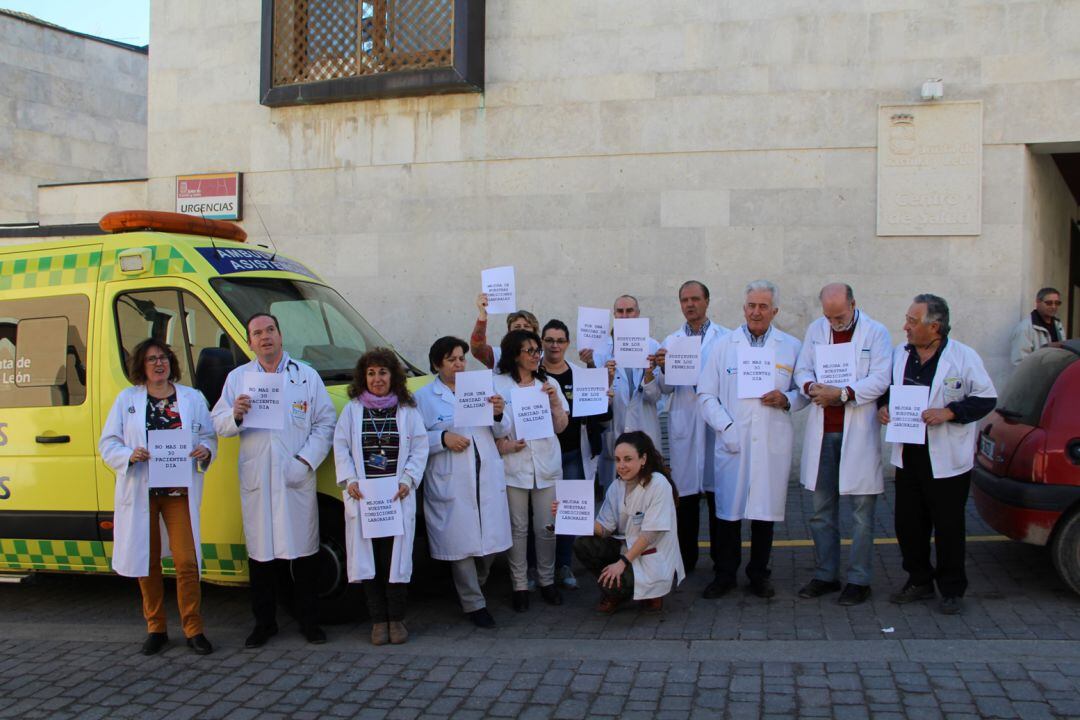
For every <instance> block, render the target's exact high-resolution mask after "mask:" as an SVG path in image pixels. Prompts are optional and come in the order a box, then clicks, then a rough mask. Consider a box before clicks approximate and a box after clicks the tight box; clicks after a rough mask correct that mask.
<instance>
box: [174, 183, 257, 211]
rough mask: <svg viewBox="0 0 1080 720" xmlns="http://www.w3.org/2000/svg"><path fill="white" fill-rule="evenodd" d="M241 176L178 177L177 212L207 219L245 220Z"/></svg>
mask: <svg viewBox="0 0 1080 720" xmlns="http://www.w3.org/2000/svg"><path fill="white" fill-rule="evenodd" d="M241 178H242V175H241V173H215V174H212V175H177V176H176V212H178V213H183V214H185V215H194V216H195V217H201V218H206V219H208V220H243V219H244V218H243V213H242V212H241V207H240V198H241V196H242V182H241Z"/></svg>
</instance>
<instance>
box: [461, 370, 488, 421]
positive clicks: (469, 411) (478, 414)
mask: <svg viewBox="0 0 1080 720" xmlns="http://www.w3.org/2000/svg"><path fill="white" fill-rule="evenodd" d="M494 394H495V390H494V387H493V385H492V374H491V371H490V370H470V371H468V372H459V373H457V374H456V375H455V376H454V426H455V427H462V428H465V427H483V426H489V425H494V424H495V410H494V408H493V407H492V405H491V403H490V402H489V401H488V398H490V397H491V396H492V395H494Z"/></svg>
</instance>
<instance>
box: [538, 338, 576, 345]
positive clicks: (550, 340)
mask: <svg viewBox="0 0 1080 720" xmlns="http://www.w3.org/2000/svg"><path fill="white" fill-rule="evenodd" d="M544 342H545V343H547V344H548V345H569V344H570V341H569V340H568V339H566V338H550V337H546V338H544Z"/></svg>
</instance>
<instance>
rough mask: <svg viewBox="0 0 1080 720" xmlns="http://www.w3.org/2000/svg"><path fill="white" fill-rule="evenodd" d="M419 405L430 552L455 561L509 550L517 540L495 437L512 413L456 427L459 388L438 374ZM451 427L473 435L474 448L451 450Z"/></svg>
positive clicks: (419, 397)
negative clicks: (490, 422)
mask: <svg viewBox="0 0 1080 720" xmlns="http://www.w3.org/2000/svg"><path fill="white" fill-rule="evenodd" d="M416 404H417V406H418V407H419V408H420V412H421V414H422V415H423V417H424V425H425V427H426V428H427V433H428V437H427V443H428V451H429V452H428V462H427V469H426V470H425V471H424V519H425V520H426V521H427V532H428V544H429V546H430V550H431V557H433V558H435V559H436V560H451V561H453V560H462V559H464V558H467V557H483V556H485V555H491V554H494V553H498V552H502V551H504V550H506V549H507V548H509V547H510V546H511V545H512V544H513V541H512V539H511V537H510V507H509V504H508V503H507V500H506V475H505V474H504V471H503V460H502V456H500V455H499V450H498V448H496V447H495V438H497V437H505V436H506V434H507V432H508V429H509V423H508V421H507V414H504V415H503V417H502V420H500V421H499V422H497V423H495V425H494V426H492V427H457V426H455V425H454V393H453V391H451V390H450V388H449V387H447V386H446V385H445V384H444V383H443V382H442V381H441V380H439V379H438V378H435V380H434V382H432V383H431V384H429V385H426V386H425V387H423V388H421V389H420V390H419V391H418V392H417V393H416ZM446 430H449V431H450V432H452V433H457V434H458V435H463V436H465V437H467V438H469V443H470V444H469V447H468V448H466V449H465V450H464V451H462V452H451V451H450V450H447V449H446V448H445V447H443V444H442V434H443V431H446ZM477 453H479V454H480V476H479V478H477V473H476V454H477Z"/></svg>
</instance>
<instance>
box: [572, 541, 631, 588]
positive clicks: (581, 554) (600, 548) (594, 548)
mask: <svg viewBox="0 0 1080 720" xmlns="http://www.w3.org/2000/svg"><path fill="white" fill-rule="evenodd" d="M622 552H623V543H622V541H621V540H616V539H615V538H611V537H606V538H602V537H596V536H595V535H591V536H590V535H585V536H582V537H579V538H577V539H576V540H575V541H574V554H575V555H577V559H578V561H579V562H580V563H581V564H582V565H584V566H585V569H586V570H588V571H589V572H590V573H592V574H593V577H596V578H599V577H600V573H602V572H603V571H604V568H606V567H607V566H608V565H610V564H611V563H613V562H616V561H617V560H618V559H619V555H621V554H622ZM620 583H621V584H620V586H619V587H617V588H606V587H601V586H600V585H599V584H597V587H599V588H600V594H601V595H603V596H604V597H607V598H612V599H614V600H620V601H622V600H629V599H630V598H632V597H634V568H633V567H628V568H626V569H625V570H623V574H622V576H621V578H620Z"/></svg>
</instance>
